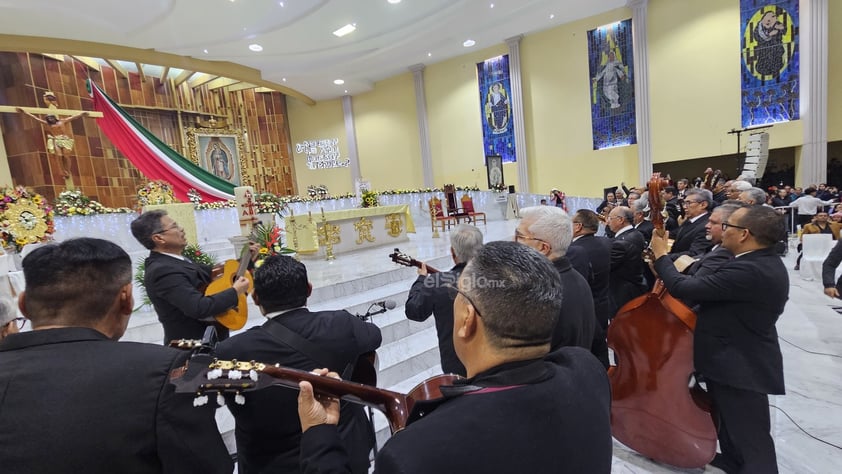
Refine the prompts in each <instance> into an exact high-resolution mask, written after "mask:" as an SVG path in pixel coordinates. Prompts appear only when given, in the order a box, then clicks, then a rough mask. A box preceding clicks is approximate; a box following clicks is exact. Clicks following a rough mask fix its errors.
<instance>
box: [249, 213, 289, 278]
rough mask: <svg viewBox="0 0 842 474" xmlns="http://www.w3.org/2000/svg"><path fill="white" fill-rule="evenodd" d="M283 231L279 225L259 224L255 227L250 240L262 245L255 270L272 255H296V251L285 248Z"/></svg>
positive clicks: (255, 263)
mask: <svg viewBox="0 0 842 474" xmlns="http://www.w3.org/2000/svg"><path fill="white" fill-rule="evenodd" d="M283 231H284V230H283V229H281V228H280V227H278V226H277V225H266V224H264V223H263V222H258V223H257V224H255V225H254V227H253V228H252V231H251V236H250V237H249V240H251V241H252V242H257V243H258V244H259V245H260V250H258V252H257V260H255V262H254V267H255V268H260V266H261V265H263V261H264V260H266V258H268V257H270V256H272V255H289V254H292V253H295V250H293V249H291V248H288V247H284V241H283Z"/></svg>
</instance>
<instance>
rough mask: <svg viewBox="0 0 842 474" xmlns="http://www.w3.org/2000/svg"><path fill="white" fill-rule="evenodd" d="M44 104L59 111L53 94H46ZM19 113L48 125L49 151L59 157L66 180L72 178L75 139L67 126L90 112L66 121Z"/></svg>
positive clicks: (23, 111)
mask: <svg viewBox="0 0 842 474" xmlns="http://www.w3.org/2000/svg"><path fill="white" fill-rule="evenodd" d="M44 102H45V103H46V104H47V107H49V108H52V109H57V108H58V107H57V106H56V97H55V95H53V93H52V92H45V93H44ZM16 110H17V111H18V112H20V113H23V114H25V115H28V116H30V117H32V118H33V119H35V120H37V121H39V122H41V123H42V124H44V125H46V126H47V128H48V133H47V151H48V152H49V153H50V154H53V155H56V156H58V157H59V164H60V165H61V173H62V176H64V177H65V178H69V177H70V156H71V155H72V153H73V138H72V133H70V134H68V128H67V124H68V123H69V122H71V121H73V120H76V119H77V118H80V117H86V116H87V115H88V112H82V113H79V114H76V115H73V116H70V117H67V118H64V119H59V118H58V115H54V114H47V115H46V116H45V117H44V118H43V119H41V118H39V117H36V116H35V115H32V114H31V113H29V112H27V111H26V110H23V109H22V108H20V107H18V108H17V109H16Z"/></svg>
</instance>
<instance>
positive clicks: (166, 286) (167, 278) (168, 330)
mask: <svg viewBox="0 0 842 474" xmlns="http://www.w3.org/2000/svg"><path fill="white" fill-rule="evenodd" d="M145 265H146V266H145V272H146V273H145V275H144V284H145V286H146V294H147V295H148V296H149V299H150V300H151V301H152V306H153V307H154V308H155V312H156V313H157V314H158V321H161V324H162V325H163V326H164V344H165V345H166V344H169V342H170V341H171V340H173V339H201V338H202V335H204V333H205V329H206V328H207V327H208V326H216V328H217V329H216V330H217V334H218V335H219V338H220V339H225V338H227V337H228V329H227V328H225V327H224V326H222V325H220V324H217V323H215V322H214V321H212V320H211V318H213V317H214V316H216V315H218V314H221V313H222V312H224V311H227V310H228V309H230V308H233V307H234V306H237V292H236V291H235V290H234V289H233V288H229V289H227V290H225V291H222V292H220V293H217V294H215V295H213V296H205V295H204V293H202V292H200V291H199V287H201V286H203V285H207V284H208V283H210V274H211V268H210V267H209V266H206V265H197V264H195V263H193V262H191V261H189V260H181V259H178V258H175V257H172V256H170V255H164V254H162V253H159V252H150V253H149V256H148V257H147V258H146V264H145ZM203 319H204V320H205V321H203Z"/></svg>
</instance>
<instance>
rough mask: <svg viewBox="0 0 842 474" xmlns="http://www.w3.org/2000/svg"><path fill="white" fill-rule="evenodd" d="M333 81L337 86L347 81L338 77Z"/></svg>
mask: <svg viewBox="0 0 842 474" xmlns="http://www.w3.org/2000/svg"><path fill="white" fill-rule="evenodd" d="M333 83H334V84H336V85H337V86H341V85H342V84H345V81H343V80H342V79H336V80H335V81H333Z"/></svg>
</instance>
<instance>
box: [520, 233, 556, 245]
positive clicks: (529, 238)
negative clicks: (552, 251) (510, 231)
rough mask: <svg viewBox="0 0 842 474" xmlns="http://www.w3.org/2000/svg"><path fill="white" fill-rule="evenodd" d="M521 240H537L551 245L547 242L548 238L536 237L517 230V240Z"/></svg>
mask: <svg viewBox="0 0 842 474" xmlns="http://www.w3.org/2000/svg"><path fill="white" fill-rule="evenodd" d="M521 240H536V241H538V242H543V243H545V244H547V245H550V244H549V243H547V241H546V240H541V239H536V238H535V237H527V236H525V235H523V234H521V233H520V232H517V231H515V242H520V241H521Z"/></svg>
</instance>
